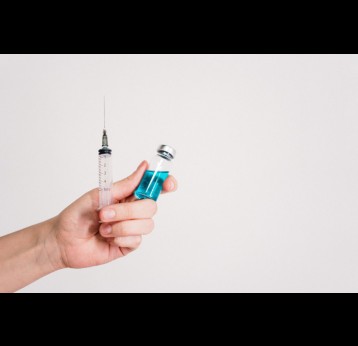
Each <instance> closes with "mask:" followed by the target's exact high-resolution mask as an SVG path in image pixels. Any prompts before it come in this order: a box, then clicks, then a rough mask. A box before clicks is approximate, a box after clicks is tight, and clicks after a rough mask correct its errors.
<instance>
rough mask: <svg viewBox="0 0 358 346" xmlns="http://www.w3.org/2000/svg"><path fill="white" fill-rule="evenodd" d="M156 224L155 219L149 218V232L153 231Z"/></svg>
mask: <svg viewBox="0 0 358 346" xmlns="http://www.w3.org/2000/svg"><path fill="white" fill-rule="evenodd" d="M154 226H155V224H154V220H153V219H149V220H148V232H149V233H150V232H152V231H153V229H154Z"/></svg>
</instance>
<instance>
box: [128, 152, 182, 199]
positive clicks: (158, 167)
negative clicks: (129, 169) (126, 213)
mask: <svg viewBox="0 0 358 346" xmlns="http://www.w3.org/2000/svg"><path fill="white" fill-rule="evenodd" d="M174 157H175V149H174V148H172V147H170V146H169V145H160V146H159V148H158V149H157V155H156V156H155V157H154V158H153V159H152V160H151V161H150V164H149V168H148V169H147V170H146V171H145V173H144V175H143V178H142V180H141V182H140V183H139V185H138V187H137V189H136V190H135V191H134V196H135V197H136V198H138V199H145V198H150V199H152V200H154V201H156V200H157V199H158V197H159V195H160V192H161V191H162V188H163V183H164V181H165V179H167V177H168V175H169V170H170V167H171V165H172V161H173V160H174Z"/></svg>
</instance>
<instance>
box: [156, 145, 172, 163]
mask: <svg viewBox="0 0 358 346" xmlns="http://www.w3.org/2000/svg"><path fill="white" fill-rule="evenodd" d="M157 152H158V153H159V154H162V155H164V156H166V157H167V158H168V159H169V160H173V159H174V158H175V154H176V151H175V149H174V148H172V147H170V146H169V145H165V144H162V145H160V146H159V147H158V149H157Z"/></svg>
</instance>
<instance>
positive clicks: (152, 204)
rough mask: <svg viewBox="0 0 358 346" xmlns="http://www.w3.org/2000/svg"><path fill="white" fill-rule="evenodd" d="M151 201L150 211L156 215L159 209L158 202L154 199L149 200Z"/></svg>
mask: <svg viewBox="0 0 358 346" xmlns="http://www.w3.org/2000/svg"><path fill="white" fill-rule="evenodd" d="M149 201H150V206H149V208H150V213H151V215H155V214H156V212H157V211H158V204H157V203H156V202H154V201H152V200H149Z"/></svg>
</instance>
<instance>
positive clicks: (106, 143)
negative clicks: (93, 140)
mask: <svg viewBox="0 0 358 346" xmlns="http://www.w3.org/2000/svg"><path fill="white" fill-rule="evenodd" d="M102 147H108V137H107V132H106V130H103V136H102Z"/></svg>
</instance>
